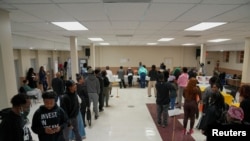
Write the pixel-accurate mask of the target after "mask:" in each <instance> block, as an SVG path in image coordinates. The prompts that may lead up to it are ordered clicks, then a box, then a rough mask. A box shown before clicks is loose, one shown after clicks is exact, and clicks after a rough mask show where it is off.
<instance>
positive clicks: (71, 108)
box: [60, 80, 82, 141]
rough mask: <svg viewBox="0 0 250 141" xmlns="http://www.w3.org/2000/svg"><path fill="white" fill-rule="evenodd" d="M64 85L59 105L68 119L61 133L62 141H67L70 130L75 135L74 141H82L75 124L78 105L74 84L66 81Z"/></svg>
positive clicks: (71, 81)
mask: <svg viewBox="0 0 250 141" xmlns="http://www.w3.org/2000/svg"><path fill="white" fill-rule="evenodd" d="M65 85H66V94H64V95H63V96H62V98H61V101H60V103H61V107H62V108H63V110H64V111H65V113H66V114H67V116H68V118H69V126H68V127H66V128H65V129H64V131H63V135H64V139H65V141H69V133H70V130H72V131H73V132H74V135H75V141H82V137H81V135H80V133H79V127H78V122H77V115H78V113H79V112H80V105H79V101H78V97H77V93H76V83H75V82H74V81H73V80H68V81H66V83H65ZM72 127H73V128H72Z"/></svg>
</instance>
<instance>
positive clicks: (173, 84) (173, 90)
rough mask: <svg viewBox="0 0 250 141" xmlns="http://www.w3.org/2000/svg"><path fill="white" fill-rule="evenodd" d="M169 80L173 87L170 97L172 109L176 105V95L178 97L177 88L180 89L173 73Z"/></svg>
mask: <svg viewBox="0 0 250 141" xmlns="http://www.w3.org/2000/svg"><path fill="white" fill-rule="evenodd" d="M168 82H169V83H170V84H171V85H172V89H171V90H170V93H169V97H170V107H169V109H170V110H173V109H174V107H175V101H176V97H177V90H178V86H177V83H176V79H175V76H173V75H171V76H169V78H168Z"/></svg>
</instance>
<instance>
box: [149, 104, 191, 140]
mask: <svg viewBox="0 0 250 141" xmlns="http://www.w3.org/2000/svg"><path fill="white" fill-rule="evenodd" d="M147 107H148V110H149V112H150V114H151V116H152V118H153V120H154V122H155V125H156V127H157V129H158V131H159V133H160V135H161V138H162V141H194V139H193V137H192V136H190V135H183V132H182V130H183V126H182V125H181V124H180V123H179V121H178V119H180V118H182V119H183V114H181V115H178V116H175V117H169V119H168V126H167V127H165V128H162V127H159V126H158V125H157V120H156V104H147Z"/></svg>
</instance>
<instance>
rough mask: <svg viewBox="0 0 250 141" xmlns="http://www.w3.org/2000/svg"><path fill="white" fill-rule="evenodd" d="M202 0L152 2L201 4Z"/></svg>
mask: <svg viewBox="0 0 250 141" xmlns="http://www.w3.org/2000/svg"><path fill="white" fill-rule="evenodd" d="M200 1H201V0H152V2H165V3H200Z"/></svg>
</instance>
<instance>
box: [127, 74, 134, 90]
mask: <svg viewBox="0 0 250 141" xmlns="http://www.w3.org/2000/svg"><path fill="white" fill-rule="evenodd" d="M132 81H133V76H132V75H130V76H128V86H129V87H132Z"/></svg>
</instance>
